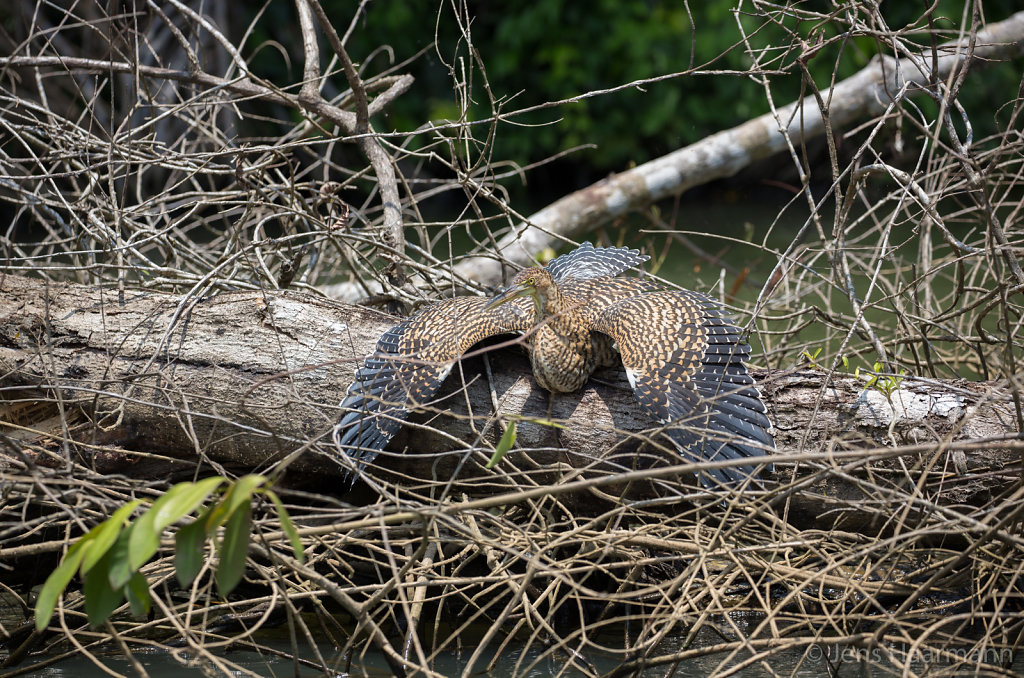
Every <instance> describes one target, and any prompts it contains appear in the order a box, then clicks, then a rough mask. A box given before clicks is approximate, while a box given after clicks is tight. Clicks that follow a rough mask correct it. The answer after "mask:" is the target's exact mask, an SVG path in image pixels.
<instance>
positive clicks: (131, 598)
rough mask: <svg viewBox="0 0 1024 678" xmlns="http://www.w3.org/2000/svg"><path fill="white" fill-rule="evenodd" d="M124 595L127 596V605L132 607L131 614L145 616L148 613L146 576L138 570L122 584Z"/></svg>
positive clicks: (148, 600)
mask: <svg viewBox="0 0 1024 678" xmlns="http://www.w3.org/2000/svg"><path fill="white" fill-rule="evenodd" d="M124 594H125V597H127V598H128V605H129V606H130V607H131V608H132V615H134V616H135V617H145V616H146V615H148V614H149V602H150V599H149V584H148V582H146V578H145V577H144V576H142V574H140V573H139V572H136V573H135V574H133V575H132V578H131V579H129V580H128V583H127V584H126V585H125V586H124Z"/></svg>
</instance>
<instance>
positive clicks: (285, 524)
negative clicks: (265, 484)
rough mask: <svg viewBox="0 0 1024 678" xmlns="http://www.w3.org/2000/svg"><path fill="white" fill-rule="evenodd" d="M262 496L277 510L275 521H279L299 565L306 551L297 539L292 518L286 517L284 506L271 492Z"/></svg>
mask: <svg viewBox="0 0 1024 678" xmlns="http://www.w3.org/2000/svg"><path fill="white" fill-rule="evenodd" d="M264 494H266V495H267V496H268V497H270V501H272V502H274V507H275V508H277V519H278V520H280V521H281V531H282V532H284V533H285V535H286V536H287V537H288V541H289V542H290V543H291V545H292V553H294V554H295V560H297V561H299V562H300V563H304V562H306V550H305V549H304V548H303V547H302V539H300V538H299V532H298V530H296V529H295V523H293V522H292V517H291V516H289V515H288V511H286V510H285V508H284V504H282V503H281V498H280V497H278V496H277V493H276V492H274V491H273V490H265V491H264Z"/></svg>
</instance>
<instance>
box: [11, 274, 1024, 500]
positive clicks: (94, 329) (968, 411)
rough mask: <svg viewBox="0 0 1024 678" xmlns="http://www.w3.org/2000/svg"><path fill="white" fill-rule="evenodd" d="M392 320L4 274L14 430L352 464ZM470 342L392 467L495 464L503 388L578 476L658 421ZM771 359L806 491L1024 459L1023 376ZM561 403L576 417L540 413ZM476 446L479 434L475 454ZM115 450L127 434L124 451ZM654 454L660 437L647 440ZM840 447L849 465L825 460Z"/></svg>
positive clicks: (244, 460)
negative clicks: (1011, 382)
mask: <svg viewBox="0 0 1024 678" xmlns="http://www.w3.org/2000/svg"><path fill="white" fill-rule="evenodd" d="M396 321H397V319H396V318H394V317H392V316H388V315H386V314H383V313H379V312H376V311H372V310H368V309H365V308H361V307H358V306H351V305H347V304H341V303H337V302H333V301H330V300H327V299H324V298H319V297H315V296H312V295H308V294H301V293H296V292H288V291H284V292H280V291H275V292H251V291H245V292H229V293H223V294H219V295H217V296H214V297H209V298H196V297H187V296H172V295H167V294H162V293H156V292H146V291H131V292H127V293H125V294H124V298H123V300H122V299H119V296H118V293H117V291H116V290H110V289H100V288H95V287H87V286H81V285H77V284H54V283H46V282H43V281H40V280H34V279H28V278H22V277H17V276H4V277H3V278H0V394H2V395H3V396H4V397H5V399H6V401H7V402H6V403H3V402H0V405H2V406H3V409H2V410H0V414H2V413H4V412H6V415H5V417H4V418H6V419H8V420H11V423H12V424H15V425H14V426H6V427H3V426H0V432H3V433H5V434H6V435H9V436H11V437H15V438H18V439H20V440H22V441H24V442H32V441H33V440H42V438H40V437H39V435H41V434H40V429H41V428H45V426H44V425H43V424H40V423H39V422H41V421H43V420H44V419H45V418H46V417H45V416H43V415H42V414H40V412H41V411H42V410H40V409H38V408H40V407H43V408H45V407H49V408H50V409H51V410H52V412H51V414H53V416H54V417H55V418H54V421H53V422H51V423H53V425H54V427H57V424H56V423H55V422H57V421H58V420H59V418H57V417H56V415H57V413H58V409H62V410H63V411H64V412H65V413H66V415H68V416H65V417H64V419H63V421H65V422H69V421H70V422H72V424H74V425H73V426H72V427H71V429H70V430H69V433H70V435H71V438H73V439H74V440H75V441H76V442H77V443H78V444H77V445H76V446H75V450H76V452H77V453H78V454H83V455H90V454H91V455H94V459H93V460H92V463H93V464H95V465H96V466H97V467H98V468H109V470H110V471H117V472H120V473H125V472H129V473H130V472H131V469H132V465H133V464H138V460H137V459H135V458H134V457H133V456H132V455H131V454H129V453H128V452H127V451H144V452H147V453H160V454H169V455H172V456H175V457H177V458H184V459H191V460H194V459H196V458H200V457H204V458H207V459H209V460H211V461H213V462H216V463H220V464H230V465H231V466H233V467H241V468H250V469H256V470H261V469H262V470H266V469H267V468H268V467H269V466H270V464H271V462H273V461H275V460H278V459H281V458H282V457H284V456H285V455H287V454H289V453H292V452H295V451H296V450H300V449H305V448H304V446H306V447H307V448H308V449H309V450H310V451H309V452H307V453H304V454H302V455H301V456H299V457H298V458H297V459H296V460H295V461H294V463H293V465H292V468H293V469H297V470H300V471H313V472H317V473H326V474H331V475H337V476H340V475H341V473H342V469H341V467H340V466H339V465H338V464H336V463H335V462H333V461H332V460H330V459H328V458H326V457H325V456H324V454H322V453H317V452H316V450H318V449H319V450H321V451H323V450H325V449H327V450H329V448H330V440H329V435H325V434H326V433H328V432H329V431H330V429H331V426H332V424H333V422H334V421H335V420H336V418H337V416H338V413H337V410H336V406H337V404H338V403H339V402H340V400H341V399H342V398H343V396H344V393H345V389H346V388H347V386H348V384H349V382H350V381H351V378H352V375H353V372H354V371H355V369H356V367H357V366H358V365H359V364H360V363H361V361H362V359H363V358H364V357H365V356H366V355H367V354H368V353H370V352H371V351H372V350H373V348H374V344H375V342H376V340H377V337H378V336H379V335H380V334H381V333H382V332H383V331H384V330H386V329H387V328H389V327H390V326H391V325H393V324H394V323H395V322H396ZM474 353H477V354H479V355H477V356H476V357H470V358H468V359H467V360H464V361H463V362H462V363H461V368H456V369H455V370H454V371H453V374H452V376H451V377H450V378H449V380H448V383H447V384H446V385H445V387H444V388H443V389H442V391H441V395H440V400H439V402H438V403H437V406H436V408H432V409H431V411H424V412H418V413H415V414H414V415H413V416H412V417H411V419H410V423H409V425H407V426H405V427H403V430H402V432H401V433H400V434H399V435H398V436H397V437H396V438H395V439H394V440H393V441H392V443H391V445H390V447H389V450H391V451H392V452H396V453H401V454H385V455H382V457H381V458H380V461H379V465H380V466H381V467H382V468H385V469H391V471H392V472H393V473H396V474H402V475H409V476H415V477H420V478H428V479H429V478H435V479H448V478H451V477H452V476H453V475H455V474H456V473H460V474H464V475H466V477H467V478H468V477H472V476H474V475H476V476H477V477H479V476H480V474H486V473H493V472H487V471H483V470H482V468H481V467H482V465H483V464H484V463H486V460H487V456H488V454H489V453H487V452H482V451H480V448H486V447H488V445H489V444H490V445H493V443H494V442H495V440H496V439H497V437H498V436H499V435H500V433H501V430H502V428H503V425H501V426H499V425H496V423H497V421H498V419H497V418H496V417H494V415H493V412H494V410H495V406H496V408H497V410H498V411H500V412H501V419H502V421H503V422H507V421H510V420H512V419H519V423H518V439H517V443H516V448H517V449H518V448H531V451H530V453H529V454H518V453H513V454H512V455H510V457H509V460H510V464H511V466H515V467H518V468H520V469H523V472H524V473H530V474H532V475H531V476H530V477H531V480H532V481H537V482H558V481H564V479H565V477H566V476H565V472H566V469H567V468H570V469H577V470H581V469H590V470H593V471H595V472H597V471H607V470H609V469H616V468H617V469H619V470H621V469H623V468H630V466H631V465H635V464H636V463H637V462H636V461H635V460H636V459H637V458H638V457H637V454H638V448H639V447H640V446H641V445H642V444H643V443H642V440H643V438H644V436H630V435H628V434H630V433H636V432H639V431H644V430H648V429H650V426H651V424H650V422H648V421H646V420H644V419H643V418H642V417H641V416H640V413H639V411H638V408H637V406H636V404H635V400H634V399H633V395H632V392H631V390H630V388H629V385H628V383H627V382H626V379H625V375H624V373H623V372H622V370H607V371H605V372H601V373H598V374H597V375H595V378H594V379H592V380H591V382H590V383H588V384H587V386H586V387H585V388H583V389H582V390H581V391H579V392H577V393H571V394H565V395H557V396H554V397H551V396H550V395H549V394H548V393H547V392H545V391H542V390H541V389H540V388H539V387H537V386H536V385H535V384H534V382H533V379H532V377H531V375H530V367H529V361H528V360H527V359H526V357H525V355H524V354H523V353H522V352H521V351H519V350H518V349H517V348H515V347H510V348H498V349H496V350H493V351H474ZM757 376H758V377H759V381H760V384H761V388H762V390H763V391H764V393H765V396H766V400H767V402H768V404H769V408H770V411H771V417H772V420H773V422H774V424H775V426H776V429H777V430H776V442H777V445H778V454H779V455H781V456H780V459H787V460H788V461H784V462H782V463H777V464H776V472H775V475H776V477H777V478H778V479H779V480H783V481H788V480H792V479H801V478H802V479H803V480H804V483H805V485H806V487H805V488H804V489H806V488H807V487H810V488H811V489H813V490H814V493H816V494H820V495H821V496H820V497H819V499H817V500H815V501H818V502H820V501H822V500H824V501H826V502H831V503H833V504H835V505H836V506H837V507H842V506H845V505H847V504H849V503H850V502H855V501H858V498H859V497H862V496H863V492H862V491H861V490H860V489H858V487H857V485H856V483H855V482H849V481H848V480H844V478H843V473H845V472H847V471H848V472H849V473H850V474H856V473H863V472H865V468H866V467H867V472H869V473H875V474H879V477H882V478H885V477H888V478H889V480H887V481H886V482H892V483H896V484H899V483H900V482H904V481H906V482H911V483H912V482H914V480H915V478H919V477H920V473H921V472H922V471H923V470H928V471H936V473H933V474H932V475H931V476H929V477H930V480H929V482H932V481H933V480H935V479H938V481H948V482H949V487H946V488H940V490H941V491H942V492H945V493H946V494H948V495H949V497H950V498H951V499H954V500H958V501H967V500H969V499H971V498H972V497H974V496H975V495H977V494H978V493H979V492H987V491H989V490H991V488H992V487H993V483H994V481H993V478H996V480H999V479H1001V480H1002V481H1008V480H1011V479H1012V473H1017V472H1018V471H1012V473H1011V470H1010V469H1009V468H1007V465H1009V464H1012V463H1017V462H1019V461H1020V457H1021V449H1022V446H1021V444H1020V443H1021V441H1020V434H1019V428H1018V423H1017V418H1016V417H1017V414H1016V410H1015V407H1014V403H1013V401H1012V398H1011V396H1010V394H1009V393H1007V392H1005V391H1003V390H1002V389H1000V388H999V387H998V386H997V385H995V384H993V383H976V382H956V383H950V382H938V381H931V380H924V379H914V378H907V379H906V380H904V381H903V382H902V384H901V385H900V388H899V389H898V390H896V391H895V392H894V393H893V394H892V395H891V397H890V398H889V399H887V398H886V397H885V396H884V395H882V394H881V393H880V392H879V391H877V390H871V389H868V390H865V389H864V387H863V384H862V382H860V381H858V380H856V379H853V378H850V377H843V378H834V379H828V378H827V375H825V374H823V373H821V372H817V371H812V370H796V371H790V372H776V373H771V374H769V373H767V372H764V371H760V372H758V374H757ZM33 408H35V409H33ZM549 408H550V413H549ZM19 417H20V419H21V420H20V421H19ZM26 417H28V418H27V419H26ZM549 418H550V419H552V420H554V421H557V422H560V423H561V426H559V427H554V426H551V425H546V424H544V423H543V421H542V420H547V419H549ZM30 420H31V421H30ZM538 422H539V423H538ZM428 424H429V426H428ZM19 426H21V427H20V428H19ZM58 428H59V427H58ZM47 439H48V440H50V441H51V442H50V443H49V448H47V447H46V445H42V444H41V446H40V447H39V448H36V450H37V453H38V454H39V456H40V459H42V458H45V457H47V452H48V451H49V453H51V454H53V455H56V456H58V457H59V455H60V454H61V451H60V450H59V449H57V447H55V446H54V445H53V443H52V441H53V440H54V438H52V437H48V438H47ZM481 441H483V444H480V443H481ZM965 441H966V442H965ZM937 442H938V443H946V444H947V445H946V446H942V445H939V446H938V447H937V446H936V445H935V443H937ZM90 444H97V445H100V446H102V451H101V452H97V449H98V448H93V447H90ZM474 445H475V448H476V449H477V451H476V452H473V453H472V454H470V455H467V454H466V450H469V449H470V448H471V447H472V446H474ZM897 445H899V446H906V445H910V446H915V445H916V446H917V447H916V448H914V447H911V448H909V452H910V454H909V455H908V456H904V457H898V456H896V455H890V456H889V457H888V458H885V456H886V455H885V453H886V448H894V447H896V446H897ZM111 448H113V449H122V450H125V451H126V452H125V454H124V456H119V455H116V454H114V455H111V454H110V449H111ZM28 449H33V448H31V447H29V448H28ZM864 449H879V450H880V452H879V455H878V456H877V457H875V458H873V459H871V460H868V461H865V459H864V458H863V457H857V456H855V455H851V452H850V451H851V450H864ZM424 450H430V451H431V453H429V454H425V453H422V451H424ZM403 451H404V453H403ZM915 451H916V452H917V454H913V453H914V452H915ZM446 452H447V454H446ZM657 454H664V451H661V452H657V451H654V452H648V453H642V454H641V455H640V456H641V458H644V457H645V455H647V456H650V455H655V456H656V455H657ZM800 455H803V456H802V457H801V456H800ZM844 455H846V456H844ZM830 460H832V461H833V462H834V463H832V468H833V469H835V468H836V465H838V467H839V468H840V469H841V470H842V469H845V471H843V472H841V473H838V474H836V473H829V474H825V473H823V472H822V471H821V468H823V466H828V465H829V463H828V462H830ZM682 462H683V460H681V459H678V458H677V459H675V460H672V462H671V463H682ZM2 463H3V462H2V460H0V470H2ZM8 463H9V462H8ZM816 469H817V470H816ZM995 484H996V485H999V484H1003V483H1001V482H1000V483H995ZM608 491H609V492H611V490H608ZM950 493H951V494H950ZM819 510H820V504H819Z"/></svg>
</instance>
